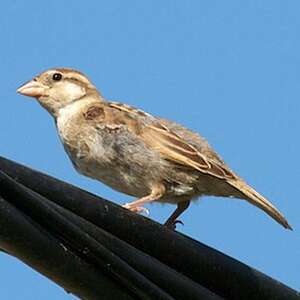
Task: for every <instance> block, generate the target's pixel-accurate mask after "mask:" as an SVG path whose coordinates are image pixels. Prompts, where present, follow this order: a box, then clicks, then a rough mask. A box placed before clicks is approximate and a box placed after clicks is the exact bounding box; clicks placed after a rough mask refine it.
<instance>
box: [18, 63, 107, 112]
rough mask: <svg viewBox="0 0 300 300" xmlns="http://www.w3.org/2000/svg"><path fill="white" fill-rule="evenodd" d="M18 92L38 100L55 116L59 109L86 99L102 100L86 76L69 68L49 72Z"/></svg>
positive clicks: (24, 85)
mask: <svg viewBox="0 0 300 300" xmlns="http://www.w3.org/2000/svg"><path fill="white" fill-rule="evenodd" d="M17 92H18V93H20V94H22V95H25V96H29V97H34V98H36V99H37V100H38V101H39V103H40V104H41V105H42V106H43V107H44V108H46V109H47V110H48V111H49V112H50V113H51V114H52V115H53V116H55V115H56V114H57V113H58V111H59V109H61V108H63V107H65V106H66V105H69V104H71V103H73V102H75V101H78V100H80V99H83V98H84V97H90V96H92V97H96V98H99V100H101V99H102V97H101V95H100V94H99V92H98V91H97V90H96V88H95V86H94V85H93V84H92V83H91V82H90V80H89V79H88V78H87V77H86V76H85V75H83V74H82V73H81V72H79V71H76V70H73V69H68V68H57V69H50V70H47V71H45V72H43V73H41V74H40V75H38V76H36V77H34V78H33V79H32V80H30V81H29V82H27V83H25V84H23V85H22V86H21V87H20V88H19V89H18V90H17Z"/></svg>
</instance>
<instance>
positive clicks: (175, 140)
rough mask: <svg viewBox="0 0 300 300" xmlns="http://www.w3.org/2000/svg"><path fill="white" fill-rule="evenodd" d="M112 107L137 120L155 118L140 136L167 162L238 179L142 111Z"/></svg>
mask: <svg viewBox="0 0 300 300" xmlns="http://www.w3.org/2000/svg"><path fill="white" fill-rule="evenodd" d="M110 107H113V108H115V109H117V110H120V111H123V112H126V113H128V114H136V115H137V118H141V117H143V114H144V117H145V118H147V117H151V118H153V121H152V122H149V123H148V124H146V125H145V126H143V128H142V130H140V132H139V133H138V135H139V137H140V138H141V139H143V141H144V143H145V144H146V145H148V146H149V147H151V148H154V149H156V150H157V151H159V152H160V154H161V156H162V157H164V158H165V159H166V160H169V161H173V162H175V163H177V164H180V165H183V166H186V167H190V168H193V169H196V170H198V171H199V172H202V173H206V174H209V175H212V176H215V177H218V178H221V179H235V178H236V175H235V174H234V173H232V172H231V171H230V170H229V169H228V168H227V167H226V166H225V165H223V164H221V163H220V162H218V161H214V160H212V159H210V158H208V157H207V156H206V155H203V154H202V153H200V152H199V150H198V149H196V148H195V147H194V146H193V145H191V144H190V143H189V142H187V141H186V140H185V139H184V138H182V137H180V136H179V135H178V134H177V133H175V132H174V131H173V130H171V129H170V128H169V127H168V126H167V125H166V124H165V123H164V122H161V121H160V120H159V119H156V118H154V117H152V116H150V115H148V114H146V113H144V112H143V111H141V110H138V109H135V108H132V107H130V106H127V105H123V104H119V103H110Z"/></svg>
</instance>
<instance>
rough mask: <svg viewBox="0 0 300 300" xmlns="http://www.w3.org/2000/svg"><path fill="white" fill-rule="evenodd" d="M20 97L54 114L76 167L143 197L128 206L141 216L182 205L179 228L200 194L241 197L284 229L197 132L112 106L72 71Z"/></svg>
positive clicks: (50, 75)
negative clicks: (150, 208)
mask: <svg viewBox="0 0 300 300" xmlns="http://www.w3.org/2000/svg"><path fill="white" fill-rule="evenodd" d="M18 92H19V93H21V94H24V95H27V96H32V97H35V98H37V99H38V101H39V103H40V104H41V105H42V106H43V107H44V108H46V109H47V110H48V111H49V112H50V114H51V115H52V116H53V117H54V119H55V122H56V125H57V129H58V132H59V135H60V138H61V140H62V142H63V144H64V147H65V149H66V151H67V153H68V155H69V157H70V159H71V160H72V162H73V164H74V166H75V168H76V169H77V170H78V171H79V172H81V173H82V174H84V175H87V176H89V177H92V178H95V179H97V180H100V181H102V182H104V183H105V184H107V185H109V186H110V187H112V188H114V189H116V190H118V191H120V192H123V193H126V194H129V195H132V196H135V197H138V200H136V201H134V202H131V203H128V204H125V205H124V207H126V208H128V209H130V210H132V211H136V212H140V211H143V210H145V209H144V208H143V205H144V204H145V203H148V202H152V201H159V202H168V203H175V204H177V209H176V210H175V212H174V213H173V214H172V215H171V217H170V218H169V219H168V220H167V222H166V225H168V226H170V227H172V228H174V227H175V225H176V222H178V221H177V218H178V216H179V215H180V214H181V213H182V212H183V211H184V210H185V209H187V207H188V205H189V203H190V201H191V200H193V199H196V198H197V197H199V196H202V195H214V196H223V197H236V198H240V199H244V200H247V201H248V202H249V203H251V204H253V205H255V206H257V207H259V208H261V209H262V210H263V211H265V212H266V213H267V214H268V215H270V216H271V217H272V218H274V219H275V220H276V221H277V222H278V223H280V224H281V225H282V226H283V227H285V228H288V229H291V226H290V225H289V224H288V222H287V221H286V219H285V218H284V217H283V215H282V214H281V213H280V212H279V211H278V210H277V209H276V208H275V207H274V206H273V205H272V204H271V203H270V202H269V201H268V200H267V199H266V198H264V197H263V196H261V195H260V194H259V193H257V192H256V191H255V190H254V189H252V188H251V187H250V186H248V185H247V184H246V183H245V182H244V181H243V180H242V179H241V178H240V177H238V176H237V175H236V174H235V173H233V172H232V171H231V170H230V169H229V168H228V167H227V166H226V164H225V163H224V162H223V161H222V159H221V158H220V157H219V156H218V155H217V154H216V153H215V152H214V151H213V149H212V148H211V147H210V146H209V144H208V143H207V142H206V141H205V140H204V139H203V138H202V137H201V136H200V135H198V134H196V133H194V132H192V131H190V130H188V129H186V128H184V127H183V126H181V125H178V124H176V123H174V122H171V121H168V120H164V119H161V118H157V117H153V116H152V115H150V114H147V113H145V112H143V111H141V110H139V109H136V108H133V107H130V106H128V105H125V104H121V103H116V102H107V101H105V100H104V98H103V97H102V96H101V94H100V93H99V92H98V91H97V90H96V88H95V87H94V85H93V84H92V83H91V82H90V81H89V80H88V79H87V78H86V77H85V76H84V75H83V74H82V73H80V72H78V71H75V70H72V69H66V68H63V69H51V70H48V71H46V72H44V73H42V74H41V75H39V76H37V77H35V78H34V79H33V80H32V81H30V82H29V83H27V84H25V85H23V86H22V87H21V88H20V89H19V90H18Z"/></svg>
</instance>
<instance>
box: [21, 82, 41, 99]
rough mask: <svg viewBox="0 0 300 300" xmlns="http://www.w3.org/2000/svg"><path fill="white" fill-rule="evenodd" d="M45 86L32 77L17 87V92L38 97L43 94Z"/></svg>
mask: <svg viewBox="0 0 300 300" xmlns="http://www.w3.org/2000/svg"><path fill="white" fill-rule="evenodd" d="M45 91H46V87H45V86H44V85H43V84H42V83H40V82H38V81H37V80H35V79H32V80H30V81H28V82H26V83H25V84H23V85H22V86H21V87H19V88H18V89H17V93H19V94H22V95H25V96H29V97H35V98H39V97H41V96H43V95H45Z"/></svg>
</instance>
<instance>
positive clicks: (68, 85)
mask: <svg viewBox="0 0 300 300" xmlns="http://www.w3.org/2000/svg"><path fill="white" fill-rule="evenodd" d="M63 93H64V96H67V97H68V98H69V100H71V101H72V100H77V99H79V98H81V97H82V96H84V95H85V90H84V88H83V87H82V86H80V85H77V84H75V83H72V82H64V89H63Z"/></svg>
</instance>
